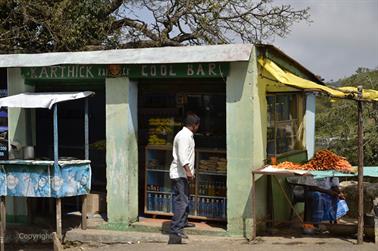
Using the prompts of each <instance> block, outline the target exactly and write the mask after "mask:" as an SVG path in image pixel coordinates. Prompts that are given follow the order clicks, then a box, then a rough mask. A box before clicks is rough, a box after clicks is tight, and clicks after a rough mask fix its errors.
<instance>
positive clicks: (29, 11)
mask: <svg viewBox="0 0 378 251" xmlns="http://www.w3.org/2000/svg"><path fill="white" fill-rule="evenodd" d="M308 11H309V9H308V8H306V9H300V10H295V9H294V8H293V7H292V6H291V5H275V4H274V3H273V1H272V0H259V1H244V0H218V1H211V0H166V1H161V0H92V1H85V0H82V1H77V0H0V51H1V52H3V53H11V52H41V51H75V50H85V49H93V48H94V49H97V48H126V47H156V46H178V45H183V44H223V43H230V42H234V41H242V42H250V43H260V42H263V41H267V40H269V39H273V38H274V37H275V36H280V37H284V36H285V35H286V34H288V33H289V32H290V27H291V26H292V25H293V24H294V23H296V22H301V21H309V12H308Z"/></svg>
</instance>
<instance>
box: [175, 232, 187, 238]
mask: <svg viewBox="0 0 378 251" xmlns="http://www.w3.org/2000/svg"><path fill="white" fill-rule="evenodd" d="M176 235H177V236H178V237H181V238H182V239H189V236H187V235H186V234H185V233H176Z"/></svg>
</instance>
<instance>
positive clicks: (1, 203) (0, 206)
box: [0, 196, 7, 231]
mask: <svg viewBox="0 0 378 251" xmlns="http://www.w3.org/2000/svg"><path fill="white" fill-rule="evenodd" d="M0 214H1V215H0V217H1V225H2V227H3V231H5V230H6V226H7V208H6V206H5V196H1V197H0Z"/></svg>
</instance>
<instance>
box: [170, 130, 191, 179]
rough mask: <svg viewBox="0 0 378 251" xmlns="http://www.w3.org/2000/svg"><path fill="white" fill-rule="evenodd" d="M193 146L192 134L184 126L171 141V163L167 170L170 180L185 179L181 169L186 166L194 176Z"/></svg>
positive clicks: (183, 171)
mask: <svg viewBox="0 0 378 251" xmlns="http://www.w3.org/2000/svg"><path fill="white" fill-rule="evenodd" d="M194 146H195V144H194V139H193V132H192V131H191V130H189V129H188V128H187V127H185V126H184V127H183V128H182V129H181V131H179V132H178V133H177V134H176V136H175V139H174V140H173V151H172V155H173V161H172V163H171V167H170V169H169V177H170V178H171V179H177V178H187V177H186V173H185V170H184V168H183V166H185V165H186V164H188V165H189V169H190V171H191V173H192V175H193V176H194V155H195V153H194Z"/></svg>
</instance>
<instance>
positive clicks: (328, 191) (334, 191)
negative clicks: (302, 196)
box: [310, 186, 345, 199]
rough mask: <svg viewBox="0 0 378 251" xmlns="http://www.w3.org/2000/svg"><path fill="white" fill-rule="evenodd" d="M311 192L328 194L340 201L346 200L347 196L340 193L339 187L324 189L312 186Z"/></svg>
mask: <svg viewBox="0 0 378 251" xmlns="http://www.w3.org/2000/svg"><path fill="white" fill-rule="evenodd" d="M310 187H311V190H313V191H318V192H321V193H326V194H329V195H331V196H334V197H338V198H339V199H345V196H344V194H343V193H341V192H340V190H339V188H338V187H332V188H331V189H323V188H320V187H317V186H310Z"/></svg>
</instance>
